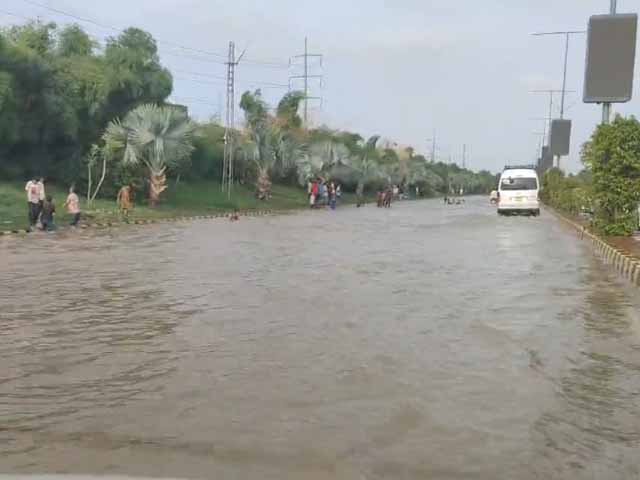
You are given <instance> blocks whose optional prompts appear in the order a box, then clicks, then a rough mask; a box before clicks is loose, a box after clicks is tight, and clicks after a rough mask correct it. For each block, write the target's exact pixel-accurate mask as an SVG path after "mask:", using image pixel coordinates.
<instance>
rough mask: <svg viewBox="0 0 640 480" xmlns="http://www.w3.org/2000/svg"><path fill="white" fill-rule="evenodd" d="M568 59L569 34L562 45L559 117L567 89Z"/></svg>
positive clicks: (562, 113) (561, 116)
mask: <svg viewBox="0 0 640 480" xmlns="http://www.w3.org/2000/svg"><path fill="white" fill-rule="evenodd" d="M568 59H569V34H568V33H567V35H566V42H565V45H564V73H563V74H562V98H561V100H560V118H564V97H565V92H566V90H567V61H568Z"/></svg>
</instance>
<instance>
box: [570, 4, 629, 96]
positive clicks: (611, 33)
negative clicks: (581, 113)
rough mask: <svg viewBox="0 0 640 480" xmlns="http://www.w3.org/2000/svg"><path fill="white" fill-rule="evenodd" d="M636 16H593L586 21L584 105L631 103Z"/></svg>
mask: <svg viewBox="0 0 640 480" xmlns="http://www.w3.org/2000/svg"><path fill="white" fill-rule="evenodd" d="M637 26H638V15H636V14H620V15H594V16H593V17H591V18H590V19H589V32H588V35H587V66H586V69H585V79H584V92H583V95H582V99H583V101H584V102H585V103H603V102H609V103H621V102H628V101H629V100H631V95H632V90H633V69H634V63H635V57H636V31H637Z"/></svg>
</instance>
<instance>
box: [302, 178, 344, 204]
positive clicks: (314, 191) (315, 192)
mask: <svg viewBox="0 0 640 480" xmlns="http://www.w3.org/2000/svg"><path fill="white" fill-rule="evenodd" d="M307 193H308V194H309V206H310V207H311V208H318V207H327V206H328V207H330V208H331V209H332V210H335V209H336V205H337V203H338V199H339V198H340V197H341V196H342V185H340V184H339V183H336V182H334V181H330V182H325V180H324V179H322V178H316V179H314V180H309V183H308V186H307Z"/></svg>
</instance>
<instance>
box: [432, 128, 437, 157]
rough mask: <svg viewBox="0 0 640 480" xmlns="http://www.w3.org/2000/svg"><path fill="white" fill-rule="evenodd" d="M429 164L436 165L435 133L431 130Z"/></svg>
mask: <svg viewBox="0 0 640 480" xmlns="http://www.w3.org/2000/svg"><path fill="white" fill-rule="evenodd" d="M431 163H436V131H435V129H434V130H433V146H432V147H431Z"/></svg>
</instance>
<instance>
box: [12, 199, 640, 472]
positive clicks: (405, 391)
mask: <svg viewBox="0 0 640 480" xmlns="http://www.w3.org/2000/svg"><path fill="white" fill-rule="evenodd" d="M639 297H640V295H639V292H638V290H637V289H633V288H632V287H630V286H627V285H626V284H624V283H622V282H621V281H619V280H618V278H617V277H616V275H615V274H614V273H612V272H611V271H610V270H609V269H608V268H607V267H605V266H603V265H602V264H601V262H600V261H599V260H598V259H597V257H595V256H594V254H593V252H592V251H591V249H590V248H589V247H588V246H587V244H586V243H583V242H581V241H580V240H578V239H577V238H576V236H575V234H574V233H572V231H571V230H568V229H567V228H566V227H565V226H564V225H562V224H560V223H559V222H558V221H557V220H555V219H554V218H553V217H551V216H550V215H544V214H543V216H542V217H540V218H537V219H536V218H517V217H509V218H499V217H498V216H497V215H496V214H495V211H494V210H493V209H492V208H491V207H489V205H487V202H486V200H485V199H473V200H471V201H468V203H467V204H466V205H461V206H450V207H447V206H443V205H442V203H441V202H440V201H425V202H407V203H402V204H395V205H394V206H393V208H392V209H391V210H380V209H377V208H375V207H366V208H362V209H356V208H343V209H339V210H338V211H336V212H330V211H313V212H301V213H298V214H293V215H287V216H279V217H269V218H243V219H242V220H241V221H240V222H236V223H230V222H228V221H221V220H220V221H198V222H193V223H183V224H171V225H154V226H143V227H137V226H132V227H129V228H120V229H117V228H116V229H112V230H109V231H102V232H91V231H78V232H60V233H57V234H49V235H46V234H37V235H34V236H33V237H30V238H28V239H19V238H16V237H13V238H8V239H0V307H1V308H0V473H20V474H30V473H94V474H124V475H146V476H155V477H167V476H172V477H185V478H237V479H261V480H262V479H274V480H275V479H289V478H291V479H293V478H296V479H299V478H304V479H312V480H313V479H358V480H360V479H462V478H465V479H468V478H474V479H491V480H494V479H502V478H504V479H516V478H517V479H605V478H606V479H630V478H638V476H640V455H639V454H638V452H639V451H640V314H639V312H640V300H639Z"/></svg>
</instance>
